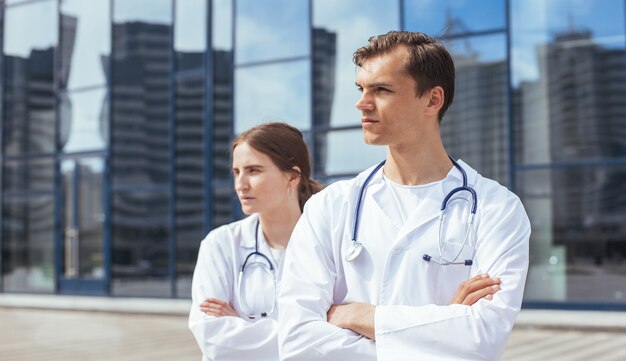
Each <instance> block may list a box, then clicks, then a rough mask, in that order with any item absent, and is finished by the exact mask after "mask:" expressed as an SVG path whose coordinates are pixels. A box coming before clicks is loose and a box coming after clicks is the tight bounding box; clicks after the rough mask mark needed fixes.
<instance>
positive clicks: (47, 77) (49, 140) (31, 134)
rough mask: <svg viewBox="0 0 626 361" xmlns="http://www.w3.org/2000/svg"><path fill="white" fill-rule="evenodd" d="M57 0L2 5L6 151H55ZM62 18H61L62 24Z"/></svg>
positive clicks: (8, 152)
mask: <svg viewBox="0 0 626 361" xmlns="http://www.w3.org/2000/svg"><path fill="white" fill-rule="evenodd" d="M56 11H57V8H56V2H55V1H46V2H37V3H32V4H25V5H23V6H16V7H10V8H7V9H6V10H5V15H4V21H5V29H4V31H5V34H4V56H5V57H4V82H5V84H4V85H5V92H4V113H5V120H4V122H3V137H4V147H5V153H6V154H20V153H47V152H53V151H54V137H55V127H54V124H55V110H54V103H55V101H54V75H53V69H54V49H55V47H56V41H57V29H58V24H57V17H56V16H50V14H54V13H56ZM65 25H66V24H63V26H64V29H63V31H66V30H67V29H66V28H65Z"/></svg>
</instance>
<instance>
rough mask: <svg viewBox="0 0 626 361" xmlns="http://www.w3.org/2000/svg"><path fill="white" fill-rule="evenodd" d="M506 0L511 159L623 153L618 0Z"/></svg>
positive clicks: (624, 90) (624, 66) (625, 129)
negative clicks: (513, 145) (508, 7)
mask: <svg viewBox="0 0 626 361" xmlns="http://www.w3.org/2000/svg"><path fill="white" fill-rule="evenodd" d="M597 5H598V3H597V2H595V1H590V0H582V1H576V2H564V1H558V2H557V1H550V2H543V1H512V2H511V48H512V50H511V51H512V57H511V66H512V80H513V86H514V87H515V96H516V99H515V103H516V104H518V106H517V107H516V108H515V109H514V113H515V121H516V130H517V132H516V134H517V139H516V145H517V151H516V153H517V159H516V161H517V162H519V163H549V162H561V161H563V162H569V161H580V160H591V159H606V158H613V157H623V156H625V155H626V137H625V136H624V134H626V102H624V99H626V87H624V84H625V83H626V56H625V54H626V49H625V47H624V44H625V42H624V11H625V9H624V1H617V0H608V1H604V2H602V6H597Z"/></svg>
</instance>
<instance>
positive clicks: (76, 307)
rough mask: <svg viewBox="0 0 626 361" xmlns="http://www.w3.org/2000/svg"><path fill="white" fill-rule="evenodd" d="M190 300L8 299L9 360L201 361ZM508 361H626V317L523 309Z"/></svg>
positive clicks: (2, 301)
mask: <svg viewBox="0 0 626 361" xmlns="http://www.w3.org/2000/svg"><path fill="white" fill-rule="evenodd" d="M188 308H189V301H188V300H154V299H123V298H102V297H97V298H89V297H67V296H41V295H32V296H28V295H7V294H4V295H0V360H2V361H35V360H37V361H39V360H51V361H56V360H59V361H61V360H62V361H105V360H106V361H143V360H150V361H172V360H174V361H187V360H189V361H200V359H201V355H200V351H199V350H198V348H197V345H196V343H195V340H194V339H193V336H192V335H191V332H189V330H188V329H187V316H186V313H187V310H188ZM518 321H519V322H518V323H517V325H516V328H515V329H514V331H513V333H512V335H511V338H510V339H509V343H508V345H507V348H506V352H505V354H504V357H503V359H502V360H503V361H527V360H551V361H561V360H562V361H576V360H581V361H582V360H591V359H592V360H602V361H618V360H626V347H624V346H626V313H624V312H584V311H552V310H549V311H548V310H541V311H536V310H523V311H522V314H521V315H520V318H519V320H518Z"/></svg>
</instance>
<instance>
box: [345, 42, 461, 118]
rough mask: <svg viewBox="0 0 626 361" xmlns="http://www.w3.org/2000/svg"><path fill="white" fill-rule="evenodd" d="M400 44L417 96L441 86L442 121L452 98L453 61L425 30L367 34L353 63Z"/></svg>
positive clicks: (359, 63) (358, 62)
mask: <svg viewBox="0 0 626 361" xmlns="http://www.w3.org/2000/svg"><path fill="white" fill-rule="evenodd" d="M399 46H404V47H406V49H407V51H408V54H409V58H408V61H407V63H406V65H405V69H406V71H407V73H408V74H410V75H411V76H412V77H413V79H415V83H416V85H417V95H418V96H422V95H424V94H425V93H426V92H427V91H429V90H431V89H432V88H434V87H436V86H440V87H442V88H443V94H444V101H443V106H442V107H441V109H440V110H439V121H440V122H441V119H442V118H443V115H444V113H445V112H446V110H448V108H449V107H450V104H452V99H453V98H454V62H453V61H452V57H451V56H450V53H449V52H448V50H447V49H446V48H445V47H444V46H443V44H441V42H439V41H437V40H435V39H433V38H432V37H430V36H428V35H426V34H424V33H417V32H409V31H390V32H388V33H387V34H384V35H377V36H372V37H371V38H369V44H367V45H366V46H364V47H361V48H359V49H357V51H355V52H354V56H353V61H354V64H356V65H357V66H359V67H360V66H362V65H363V63H365V61H366V60H368V59H370V58H374V57H377V56H379V55H382V54H385V53H388V52H390V51H392V50H394V49H396V48H397V47H399Z"/></svg>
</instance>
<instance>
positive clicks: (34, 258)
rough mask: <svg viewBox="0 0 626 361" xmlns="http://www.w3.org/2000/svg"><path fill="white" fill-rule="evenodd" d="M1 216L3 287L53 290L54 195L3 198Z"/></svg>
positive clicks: (23, 290) (20, 290)
mask: <svg viewBox="0 0 626 361" xmlns="http://www.w3.org/2000/svg"><path fill="white" fill-rule="evenodd" d="M2 217H3V219H2V257H3V258H2V277H3V290H4V291H11V292H44V293H51V292H53V291H54V198H53V196H52V195H42V196H33V197H26V198H14V197H10V198H7V197H5V199H4V204H3V213H2Z"/></svg>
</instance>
